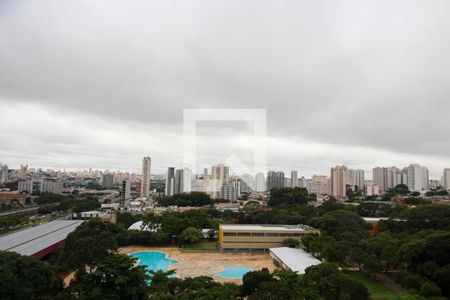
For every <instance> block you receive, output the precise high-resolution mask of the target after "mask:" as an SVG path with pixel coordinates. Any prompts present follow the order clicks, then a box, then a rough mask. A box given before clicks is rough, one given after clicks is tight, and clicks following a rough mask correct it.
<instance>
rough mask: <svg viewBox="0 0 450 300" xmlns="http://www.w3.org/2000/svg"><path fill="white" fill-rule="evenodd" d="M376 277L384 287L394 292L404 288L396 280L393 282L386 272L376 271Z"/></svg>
mask: <svg viewBox="0 0 450 300" xmlns="http://www.w3.org/2000/svg"><path fill="white" fill-rule="evenodd" d="M376 279H377V281H379V282H380V283H382V284H383V285H385V286H386V287H388V288H390V289H391V290H393V291H394V292H397V293H402V292H405V291H406V289H404V288H403V287H402V286H401V285H399V284H398V283H397V282H395V281H394V280H393V279H392V278H391V277H389V276H388V275H386V274H383V273H377V274H376Z"/></svg>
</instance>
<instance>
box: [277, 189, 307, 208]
mask: <svg viewBox="0 0 450 300" xmlns="http://www.w3.org/2000/svg"><path fill="white" fill-rule="evenodd" d="M308 199H309V198H308V191H307V190H306V189H305V188H299V187H295V188H280V189H273V190H272V191H271V192H270V199H269V202H268V205H269V206H270V207H274V206H277V205H280V204H283V203H289V204H307V203H308Z"/></svg>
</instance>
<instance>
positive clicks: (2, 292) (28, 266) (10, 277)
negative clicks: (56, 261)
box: [0, 252, 62, 300]
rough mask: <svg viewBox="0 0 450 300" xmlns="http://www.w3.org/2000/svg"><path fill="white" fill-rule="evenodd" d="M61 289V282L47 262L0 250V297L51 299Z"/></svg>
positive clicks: (5, 298)
mask: <svg viewBox="0 0 450 300" xmlns="http://www.w3.org/2000/svg"><path fill="white" fill-rule="evenodd" d="M61 290H62V282H61V280H59V279H58V278H57V277H56V276H55V273H54V270H53V268H52V267H51V266H50V265H49V264H47V263H45V262H42V261H40V260H37V259H35V258H32V257H28V256H21V255H19V254H17V253H12V252H0V299H4V300H8V299H31V300H34V299H51V298H53V297H54V296H56V295H57V294H58V292H60V291H61Z"/></svg>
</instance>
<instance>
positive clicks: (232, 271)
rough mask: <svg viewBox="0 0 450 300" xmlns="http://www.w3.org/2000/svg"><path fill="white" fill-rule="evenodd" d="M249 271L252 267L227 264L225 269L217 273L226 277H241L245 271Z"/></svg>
mask: <svg viewBox="0 0 450 300" xmlns="http://www.w3.org/2000/svg"><path fill="white" fill-rule="evenodd" d="M251 271H253V269H250V268H246V267H235V266H227V267H225V270H223V271H222V272H220V273H217V275H219V276H220V277H224V278H228V279H242V277H244V274H245V273H247V272H251Z"/></svg>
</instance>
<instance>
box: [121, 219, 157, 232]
mask: <svg viewBox="0 0 450 300" xmlns="http://www.w3.org/2000/svg"><path fill="white" fill-rule="evenodd" d="M142 223H144V222H143V221H137V222H136V223H134V224H131V226H130V227H128V230H139V231H141V230H142V231H153V232H155V231H158V229H159V228H160V227H161V225H158V226H157V227H156V228H149V227H148V225H146V226H144V227H142Z"/></svg>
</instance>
